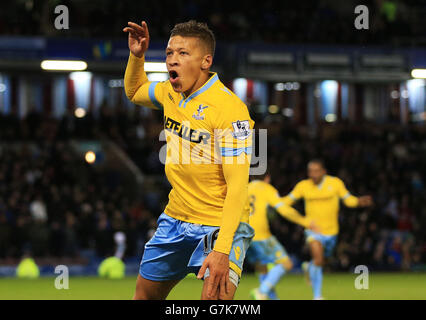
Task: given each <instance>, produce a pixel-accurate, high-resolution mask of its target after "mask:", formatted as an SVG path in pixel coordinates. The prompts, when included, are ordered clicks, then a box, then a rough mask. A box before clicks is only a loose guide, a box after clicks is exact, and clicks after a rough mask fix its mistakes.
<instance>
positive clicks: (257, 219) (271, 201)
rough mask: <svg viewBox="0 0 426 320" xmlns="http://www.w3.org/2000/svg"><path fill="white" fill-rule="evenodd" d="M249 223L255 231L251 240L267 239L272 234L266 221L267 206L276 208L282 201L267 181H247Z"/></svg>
mask: <svg viewBox="0 0 426 320" xmlns="http://www.w3.org/2000/svg"><path fill="white" fill-rule="evenodd" d="M248 197H249V205H250V216H249V223H250V225H251V226H252V227H253V229H254V231H255V235H254V238H253V241H260V240H265V239H268V238H269V237H270V236H271V235H272V234H271V231H270V229H269V222H268V215H267V211H268V206H271V207H274V208H278V207H279V206H281V205H282V204H283V201H282V199H281V197H280V195H279V194H278V191H277V190H276V189H275V188H274V187H273V186H271V185H270V184H269V183H266V182H263V181H260V180H254V181H252V182H250V183H249V186H248Z"/></svg>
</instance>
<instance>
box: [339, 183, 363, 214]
mask: <svg viewBox="0 0 426 320" xmlns="http://www.w3.org/2000/svg"><path fill="white" fill-rule="evenodd" d="M336 185H337V194H338V196H339V198H340V199H342V201H343V203H344V204H345V205H346V206H347V207H352V208H353V207H356V206H358V198H357V197H355V196H353V195H351V193H350V192H349V191H348V189H346V186H345V184H344V183H343V181H342V180H340V179H338V178H336Z"/></svg>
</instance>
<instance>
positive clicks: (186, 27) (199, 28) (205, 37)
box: [170, 20, 216, 56]
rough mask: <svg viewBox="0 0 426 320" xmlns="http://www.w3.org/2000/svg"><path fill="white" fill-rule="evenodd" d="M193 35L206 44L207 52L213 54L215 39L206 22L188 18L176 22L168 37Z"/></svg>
mask: <svg viewBox="0 0 426 320" xmlns="http://www.w3.org/2000/svg"><path fill="white" fill-rule="evenodd" d="M174 36H182V37H195V38H198V39H200V40H201V41H202V42H203V43H204V44H205V46H206V48H207V50H208V51H209V53H210V54H211V55H212V56H214V52H215V49H216V40H215V36H214V34H213V32H212V31H211V30H210V29H209V27H208V26H207V24H206V23H203V22H197V21H195V20H190V21H187V22H182V23H178V24H176V25H175V26H174V27H173V29H172V31H171V32H170V37H174Z"/></svg>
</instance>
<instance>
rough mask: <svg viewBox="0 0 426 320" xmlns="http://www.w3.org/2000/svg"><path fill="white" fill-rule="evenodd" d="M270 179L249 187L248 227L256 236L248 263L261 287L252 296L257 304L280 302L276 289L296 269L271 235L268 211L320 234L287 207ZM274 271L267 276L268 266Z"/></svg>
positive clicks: (314, 226) (256, 182)
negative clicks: (271, 301) (256, 273)
mask: <svg viewBox="0 0 426 320" xmlns="http://www.w3.org/2000/svg"><path fill="white" fill-rule="evenodd" d="M270 182H271V176H270V175H269V174H265V175H264V177H263V181H262V180H252V181H251V182H250V183H249V187H248V195H249V203H250V218H249V223H250V225H251V226H252V227H253V229H254V230H255V236H254V238H253V241H252V243H251V245H250V247H249V249H248V251H247V261H249V262H251V263H253V264H255V265H256V270H257V271H258V272H259V280H260V286H259V288H256V289H254V290H252V291H251V292H250V294H251V296H252V298H254V299H255V300H267V299H271V300H278V296H277V295H276V292H275V286H276V285H277V283H278V282H279V281H280V279H281V278H282V277H283V276H284V274H285V273H286V272H288V271H290V270H291V269H292V268H293V263H292V261H291V259H290V257H289V256H288V255H287V252H286V250H285V248H284V247H283V246H282V245H281V244H280V243H279V242H278V240H277V239H276V238H275V236H273V235H272V233H271V231H270V229H269V221H268V214H267V213H268V207H272V208H274V209H275V210H277V211H278V213H279V214H280V215H281V216H283V217H284V218H286V219H288V220H290V221H292V222H294V223H297V224H299V225H301V226H303V227H305V228H308V229H311V230H313V231H316V232H318V231H319V230H318V228H317V226H316V224H315V222H314V221H312V220H311V219H308V218H306V217H304V216H302V215H300V214H299V213H298V212H297V211H296V210H295V209H293V208H291V207H289V206H287V205H286V204H284V202H283V199H282V198H281V197H280V195H279V193H278V191H277V190H276V189H275V188H274V187H273V186H272V185H271V184H270ZM269 263H273V264H274V267H273V268H272V269H271V270H270V271H269V272H267V265H268V264H269Z"/></svg>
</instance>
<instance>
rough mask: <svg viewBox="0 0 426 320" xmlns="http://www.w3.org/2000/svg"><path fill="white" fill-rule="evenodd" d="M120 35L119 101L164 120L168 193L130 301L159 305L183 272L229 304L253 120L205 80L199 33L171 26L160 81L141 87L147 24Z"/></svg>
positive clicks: (194, 25)
mask: <svg viewBox="0 0 426 320" xmlns="http://www.w3.org/2000/svg"><path fill="white" fill-rule="evenodd" d="M123 31H124V32H128V33H129V37H128V39H129V40H128V42H129V49H130V56H129V60H128V64H127V68H126V72H125V76H124V83H125V91H126V95H127V97H128V98H129V99H130V100H131V101H132V102H134V103H135V104H138V105H143V106H147V107H150V108H153V109H157V110H159V111H160V112H163V114H164V129H165V134H166V137H167V158H166V163H165V172H166V175H167V178H168V180H169V182H170V184H171V185H172V190H171V192H170V194H169V203H168V204H167V206H166V208H165V210H164V213H162V214H161V215H160V217H159V219H158V228H157V231H156V232H155V234H154V236H153V237H152V239H151V240H150V241H149V242H148V243H147V244H146V246H145V250H144V254H143V257H142V261H141V266H140V272H139V275H138V279H137V283H136V291H135V295H134V299H165V298H166V297H167V295H168V294H169V292H170V291H171V289H172V288H173V287H174V286H175V285H176V284H177V283H178V282H179V281H180V280H181V279H183V278H184V277H185V276H186V275H187V274H188V273H191V272H193V273H196V274H197V277H198V278H199V279H204V285H203V289H202V294H201V298H202V299H232V298H233V296H234V293H235V290H236V288H237V286H238V283H239V280H240V276H241V272H242V267H243V261H244V258H245V250H246V249H245V248H248V246H249V244H250V241H251V238H252V237H253V235H254V230H253V228H251V227H250V225H249V224H248V213H249V212H248V206H247V186H248V175H249V168H250V157H251V147H252V146H251V140H252V129H253V125H254V122H253V121H252V120H251V119H250V116H249V112H248V109H247V107H246V105H245V104H244V103H243V102H242V101H241V100H240V99H239V98H238V97H237V96H236V95H235V94H234V93H233V92H231V91H230V90H228V89H227V88H226V87H225V86H224V85H223V83H222V82H221V81H220V80H219V78H218V75H217V74H216V73H213V72H210V67H211V65H212V62H213V56H214V51H215V38H214V35H213V33H212V32H211V30H210V29H209V28H208V27H207V25H205V24H203V23H198V22H195V21H189V22H185V23H180V24H177V25H175V26H174V28H173V30H172V31H171V35H170V39H169V41H168V44H167V48H166V65H167V70H168V72H169V80H167V81H164V82H149V81H148V78H147V75H146V73H145V71H144V62H145V52H146V51H147V49H148V46H149V40H150V38H149V31H148V26H147V24H146V22H145V21H143V22H142V23H141V25H138V24H136V23H132V22H129V23H128V26H127V27H126V28H124V29H123Z"/></svg>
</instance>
